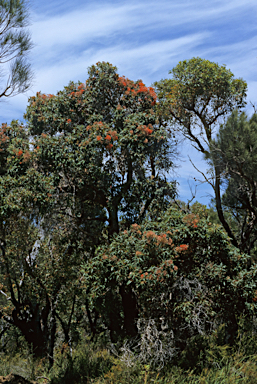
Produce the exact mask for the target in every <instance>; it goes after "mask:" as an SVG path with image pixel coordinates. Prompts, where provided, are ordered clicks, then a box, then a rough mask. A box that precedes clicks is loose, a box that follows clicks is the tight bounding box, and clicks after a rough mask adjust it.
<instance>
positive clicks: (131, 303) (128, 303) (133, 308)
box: [120, 284, 138, 337]
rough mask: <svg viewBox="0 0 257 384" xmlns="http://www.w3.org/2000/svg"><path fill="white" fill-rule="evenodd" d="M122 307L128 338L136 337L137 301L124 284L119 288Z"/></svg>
mask: <svg viewBox="0 0 257 384" xmlns="http://www.w3.org/2000/svg"><path fill="white" fill-rule="evenodd" d="M120 294H121V297H122V306H123V313H124V329H125V333H126V334H127V335H128V336H132V337H133V336H136V335H137V333H138V330H137V326H136V319H137V317H138V309H137V300H136V297H135V295H134V293H133V291H132V289H131V288H130V287H128V286H125V285H124V284H123V285H122V286H121V287H120Z"/></svg>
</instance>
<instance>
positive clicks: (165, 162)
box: [26, 63, 175, 236]
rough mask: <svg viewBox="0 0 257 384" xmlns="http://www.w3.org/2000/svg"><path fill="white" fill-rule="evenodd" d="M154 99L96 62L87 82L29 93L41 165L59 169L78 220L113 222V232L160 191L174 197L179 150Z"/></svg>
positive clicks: (58, 180) (62, 191)
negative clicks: (171, 179) (172, 174)
mask: <svg viewBox="0 0 257 384" xmlns="http://www.w3.org/2000/svg"><path fill="white" fill-rule="evenodd" d="M155 103H156V94H155V92H154V90H153V89H152V88H151V87H149V88H148V87H146V86H145V85H144V84H143V82H142V81H141V80H139V81H136V82H134V81H131V80H129V79H126V78H125V77H120V76H119V75H118V74H117V69H116V68H115V67H113V66H112V65H111V64H109V63H97V65H93V66H91V67H90V68H89V78H88V80H87V81H86V83H85V84H83V83H78V84H74V83H70V84H69V85H68V86H67V87H65V89H64V91H61V92H59V93H58V94H57V95H56V96H54V95H44V94H41V93H38V94H37V96H36V97H32V98H31V99H30V103H29V106H28V109H27V114H26V117H27V119H28V121H29V129H30V133H31V135H33V137H34V146H35V148H38V150H37V153H38V164H39V167H40V170H41V172H42V173H44V174H46V175H47V174H50V173H51V175H54V177H55V185H56V187H57V188H56V193H58V199H62V198H63V199H64V200H65V201H66V203H65V204H69V207H70V213H71V216H72V217H73V218H74V219H76V220H77V222H79V223H80V225H82V224H83V225H85V226H86V227H91V226H92V223H94V222H97V221H98V222H99V221H102V222H108V232H109V236H111V235H112V234H113V233H115V232H119V227H120V222H121V221H122V225H123V226H129V225H130V224H131V222H135V221H140V220H142V219H143V218H144V217H145V214H146V212H147V209H148V207H149V205H150V204H151V203H152V202H153V201H154V199H155V198H156V197H157V196H161V195H162V198H163V199H164V200H165V198H167V199H169V198H173V197H174V193H175V187H174V184H172V183H168V182H167V180H166V175H167V172H168V171H169V170H170V169H171V167H172V166H173V162H172V155H174V152H175V149H174V147H172V143H171V142H169V135H168V133H167V132H166V130H165V129H164V127H163V126H162V125H160V124H159V123H158V122H157V121H156V114H155V110H154V108H155ZM64 200H63V201H64ZM65 204H64V205H63V207H64V206H65ZM93 207H95V210H94V209H92V208H93ZM89 211H90V212H89Z"/></svg>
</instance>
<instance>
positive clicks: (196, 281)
mask: <svg viewBox="0 0 257 384" xmlns="http://www.w3.org/2000/svg"><path fill="white" fill-rule="evenodd" d="M249 258H250V256H247V255H245V254H240V253H239V252H238V251H237V249H236V248H234V247H233V246H231V244H230V241H229V239H228V237H227V236H226V235H225V234H224V232H223V231H222V229H221V227H220V226H218V225H213V224H211V222H209V220H208V219H206V218H200V217H199V215H197V214H193V213H189V214H184V213H182V212H181V211H180V210H178V209H176V208H174V207H172V208H170V209H169V210H168V211H167V212H166V214H165V215H164V216H163V218H162V219H160V220H159V221H157V222H149V221H145V222H144V223H143V224H142V225H141V226H139V225H137V224H134V225H132V226H131V228H130V229H129V230H125V231H123V232H122V233H120V234H118V235H116V236H115V237H114V238H113V241H112V243H111V244H110V245H104V246H101V247H99V248H98V250H97V252H96V255H95V257H94V259H92V260H90V261H89V262H88V263H87V264H85V265H84V267H83V276H84V280H83V282H84V286H85V289H86V290H87V291H89V292H90V302H91V306H92V308H94V307H95V308H96V309H97V311H99V312H100V313H101V314H102V316H103V319H104V321H105V323H106V325H107V327H108V328H109V329H111V324H110V319H111V314H112V313H113V312H114V311H117V312H116V316H117V318H119V321H120V322H121V329H122V322H123V327H125V328H126V324H125V322H126V309H125V307H124V305H123V307H122V300H123V295H124V292H123V291H125V292H127V294H129V292H130V293H131V294H132V293H133V295H134V297H135V301H136V304H135V305H136V308H137V310H138V317H139V318H154V319H160V318H162V319H163V320H164V322H165V323H167V324H168V327H169V329H171V330H173V331H174V335H175V340H176V338H177V339H178V340H179V342H178V345H177V347H178V348H182V349H183V348H184V346H185V344H184V343H188V340H189V338H190V337H191V336H195V335H197V334H208V333H210V332H211V331H212V329H213V325H214V324H222V323H223V322H225V323H226V324H227V325H228V328H227V341H226V342H230V341H231V342H232V340H233V338H234V337H235V332H236V330H237V321H236V317H237V316H239V315H240V314H242V313H245V314H246V316H251V314H253V313H255V311H256V299H255V295H256V289H257V286H256V273H257V270H256V266H255V265H253V266H252V267H251V268H250V269H249V268H248V260H249ZM123 329H124V328H123ZM181 340H184V341H183V342H181ZM175 343H176V341H175Z"/></svg>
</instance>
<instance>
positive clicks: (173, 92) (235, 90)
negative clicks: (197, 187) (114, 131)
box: [155, 57, 247, 246]
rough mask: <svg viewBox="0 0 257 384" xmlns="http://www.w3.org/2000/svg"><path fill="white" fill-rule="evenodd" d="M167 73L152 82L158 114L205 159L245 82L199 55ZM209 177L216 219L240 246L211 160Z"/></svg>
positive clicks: (241, 102)
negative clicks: (170, 122)
mask: <svg viewBox="0 0 257 384" xmlns="http://www.w3.org/2000/svg"><path fill="white" fill-rule="evenodd" d="M170 73H171V74H172V78H171V79H164V80H161V81H159V82H156V83H155V86H156V90H157V94H158V98H159V102H160V115H161V116H162V118H163V119H166V120H168V121H172V122H173V123H175V124H176V126H177V128H178V129H179V130H180V132H182V134H183V135H184V137H185V138H186V139H188V140H189V141H190V142H191V144H192V145H193V146H194V148H196V149H197V150H198V151H199V152H201V153H202V154H203V155H204V157H205V159H210V158H211V151H212V149H211V148H212V144H213V140H214V139H215V134H216V132H217V131H216V129H217V127H218V125H219V124H220V122H221V118H225V117H226V116H227V115H228V114H229V113H231V112H232V111H233V109H235V108H241V107H243V106H244V105H245V104H246V102H245V97H246V90H247V84H246V82H245V81H243V80H242V79H236V78H234V75H233V74H232V72H231V71H230V70H229V69H227V68H226V67H225V66H224V65H221V66H220V65H218V64H216V63H213V62H210V61H209V60H203V59H201V58H199V57H196V58H192V59H190V60H185V61H181V62H179V63H178V65H177V66H176V67H175V68H173V69H172V70H171V71H170ZM212 169H213V175H212V177H210V178H209V177H207V176H206V175H204V177H205V181H207V182H209V183H210V185H211V186H212V188H213V190H214V194H215V203H216V209H217V213H218V216H219V220H220V222H221V224H222V225H223V227H224V229H225V230H226V232H227V233H228V235H229V236H230V238H231V239H232V242H233V244H234V245H236V246H240V244H239V243H238V240H237V239H236V237H235V235H234V234H233V232H232V230H231V228H230V226H229V224H228V222H227V221H226V219H225V216H224V212H223V207H222V202H221V170H220V168H219V167H218V166H217V164H216V163H213V164H212Z"/></svg>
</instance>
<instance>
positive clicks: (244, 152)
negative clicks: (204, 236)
mask: <svg viewBox="0 0 257 384" xmlns="http://www.w3.org/2000/svg"><path fill="white" fill-rule="evenodd" d="M211 149H212V154H211V161H212V163H214V164H215V165H216V166H217V167H219V169H220V173H221V177H222V180H223V184H224V188H225V193H224V195H223V196H222V202H223V204H224V206H225V207H227V208H228V209H229V210H230V212H232V213H233V215H234V217H235V219H236V222H237V233H236V234H237V236H238V238H239V237H241V239H239V240H238V241H239V242H241V248H244V249H245V250H247V251H248V252H249V253H250V252H251V251H253V248H254V243H255V241H256V229H257V227H256V224H257V210H256V209H257V200H256V198H257V196H256V190H255V189H256V188H255V184H256V165H257V115H256V114H254V115H253V116H252V117H251V118H250V119H249V118H247V116H246V114H245V113H239V112H238V111H236V110H235V111H234V112H233V113H232V114H231V116H230V117H229V118H228V119H227V121H226V123H225V124H224V125H221V126H220V129H219V132H218V135H217V139H216V140H215V141H214V143H213V145H212V148H211ZM252 253H253V252H252Z"/></svg>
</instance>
